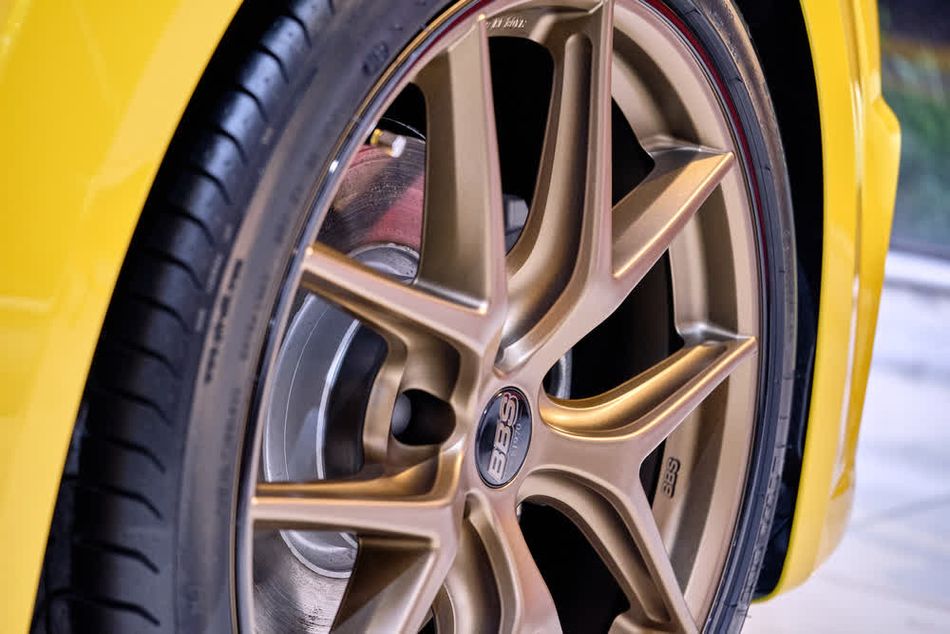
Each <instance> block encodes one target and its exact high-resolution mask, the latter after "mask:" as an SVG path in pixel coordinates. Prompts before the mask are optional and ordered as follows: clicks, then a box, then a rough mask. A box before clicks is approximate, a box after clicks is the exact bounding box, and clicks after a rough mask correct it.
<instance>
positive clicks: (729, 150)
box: [34, 0, 797, 632]
mask: <svg viewBox="0 0 950 634" xmlns="http://www.w3.org/2000/svg"><path fill="white" fill-rule="evenodd" d="M278 5H279V6H278ZM791 213H792V212H791V203H790V198H789V189H788V180H787V176H786V170H785V165H784V158H783V151H782V146H781V141H780V136H779V132H778V127H777V124H776V118H775V114H774V111H773V108H772V106H771V103H770V100H769V97H768V94H767V93H766V89H765V80H764V77H763V75H762V71H761V69H760V66H759V64H758V61H757V59H756V56H755V53H754V50H753V48H752V45H751V43H750V40H749V36H748V34H747V32H746V30H745V27H744V25H743V22H742V20H741V17H740V16H739V15H738V13H737V12H736V10H735V8H734V7H733V5H732V3H731V2H729V1H728V0H719V1H713V0H667V1H666V2H662V1H661V0H616V1H615V2H595V1H593V0H590V1H588V0H545V1H542V0H536V1H535V0H531V1H527V2H512V1H509V0H494V1H493V0H485V1H480V2H457V3H452V4H449V3H446V2H425V1H418V2H393V3H381V2H373V1H370V0H352V1H350V2H331V1H329V0H322V1H318V0H314V1H303V0H301V1H299V2H298V1H294V2H287V3H286V4H281V3H265V2H249V3H246V5H245V6H244V7H242V9H241V10H240V12H239V14H238V16H237V17H236V18H235V21H234V23H233V24H232V26H231V28H230V29H229V31H228V33H227V35H226V36H225V39H224V41H223V43H222V45H221V47H220V50H219V51H218V52H217V54H216V55H215V58H214V59H213V60H212V63H211V65H210V66H209V69H208V71H207V73H206V76H205V77H204V79H203V80H202V83H201V85H200V86H199V88H198V91H197V92H196V95H195V97H194V100H193V102H192V103H191V105H190V106H189V108H188V111H187V113H186V115H185V117H184V119H183V121H182V123H181V126H180V128H179V130H178V132H177V134H176V136H175V139H174V141H173V143H172V146H171V148H170V149H169V152H168V155H167V157H166V159H165V161H164V163H163V165H162V168H161V170H160V173H159V175H158V177H157V180H156V182H155V185H154V187H153V190H152V192H151V194H150V196H149V199H148V202H147V205H146V208H145V210H144V212H143V214H142V218H141V221H140V223H139V225H138V227H137V230H136V233H135V236H134V238H133V240H132V244H131V246H130V249H129V252H128V256H127V260H126V262H125V264H124V266H123V269H122V272H121V275H120V279H119V282H118V284H117V287H116V291H115V295H114V298H113V301H112V304H111V306H110V309H109V313H108V316H107V319H106V322H105V325H104V328H103V332H102V336H101V340H100V342H99V346H98V349H97V352H96V355H95V360H94V364H93V368H92V370H91V374H90V378H89V382H88V386H87V389H86V394H85V397H84V400H83V405H82V411H81V414H80V417H79V421H78V422H77V426H76V432H75V437H74V442H73V444H72V446H71V449H70V456H69V460H68V463H67V468H66V475H65V477H64V481H63V488H62V491H61V494H60V499H59V502H58V505H57V510H56V515H55V519H54V526H53V529H52V532H51V537H50V544H49V547H48V554H47V560H46V565H45V569H44V577H43V587H42V588H41V593H40V600H39V601H38V605H37V610H36V617H35V619H34V628H35V629H36V630H38V631H75V632H89V631H96V632H130V631H141V632H149V631H182V632H202V631H212V632H223V631H228V630H232V629H235V628H237V629H241V630H244V631H254V630H256V631H266V632H270V631H283V632H289V631H303V632H317V631H326V630H327V629H329V628H331V627H334V628H339V629H340V630H341V631H365V630H371V631H418V630H420V629H422V628H427V629H430V630H436V631H440V632H449V631H457V632H474V631H495V630H500V631H525V632H527V631H530V632H542V631H543V632H548V631H558V630H563V631H577V632H589V631H606V630H608V629H610V630H611V631H634V630H636V631H639V629H642V628H646V629H660V630H676V631H688V632H689V631H699V630H702V629H709V630H710V631H719V630H721V629H735V628H738V627H739V626H741V623H742V620H743V619H744V615H745V610H746V609H747V606H748V604H749V601H750V597H751V593H752V589H753V588H754V586H755V581H756V577H757V574H758V570H759V568H760V566H761V559H762V554H763V552H764V549H765V546H766V541H767V537H768V534H769V526H770V523H771V514H772V509H773V505H774V502H775V496H776V494H777V488H778V477H779V475H780V472H781V460H782V447H783V446H784V442H785V437H786V431H787V420H788V414H789V407H790V398H791V377H792V376H793V375H794V367H793V366H794V359H795V345H796V322H795V315H796V310H795V303H796V288H795V276H794V274H795V271H796V266H797V265H796V259H795V249H794V243H793V234H792V216H791Z"/></svg>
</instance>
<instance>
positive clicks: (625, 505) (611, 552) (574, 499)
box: [529, 477, 695, 629]
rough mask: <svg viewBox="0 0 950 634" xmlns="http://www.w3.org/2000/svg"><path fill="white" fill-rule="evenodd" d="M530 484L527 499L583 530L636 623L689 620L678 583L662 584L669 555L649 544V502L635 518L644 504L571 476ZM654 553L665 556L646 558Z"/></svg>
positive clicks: (654, 534)
mask: <svg viewBox="0 0 950 634" xmlns="http://www.w3.org/2000/svg"><path fill="white" fill-rule="evenodd" d="M635 486H636V485H635ZM529 488H530V495H531V498H532V500H534V501H536V502H543V503H546V504H550V505H551V506H554V507H555V508H557V509H559V510H560V511H561V512H562V513H564V514H565V515H566V516H567V517H569V518H570V519H571V521H572V522H573V523H574V524H575V525H576V526H577V527H578V529H580V531H581V532H582V533H584V535H585V537H586V538H587V539H588V541H589V542H590V543H591V545H592V546H593V547H594V549H595V550H596V551H597V553H598V555H599V556H600V558H601V560H602V561H603V562H604V564H605V565H606V566H607V568H608V569H609V570H610V572H611V574H612V575H613V576H614V578H615V579H616V581H617V584H618V585H619V586H620V589H621V590H622V591H623V593H624V594H625V595H626V596H627V598H628V601H629V602H630V604H631V615H630V616H631V618H633V619H634V621H635V622H636V623H637V624H639V625H641V626H642V625H653V626H662V625H665V624H667V623H670V622H671V621H676V622H678V624H682V622H685V623H686V625H688V624H689V622H690V621H691V619H688V618H684V617H685V616H688V614H689V612H688V610H685V609H684V599H683V596H682V591H681V590H680V589H679V587H678V586H676V587H672V586H670V587H665V586H664V584H666V583H667V582H668V581H669V578H668V575H667V574H666V570H665V568H666V566H667V565H668V559H669V558H668V557H666V556H665V550H662V551H660V550H657V548H656V545H655V544H652V543H650V540H653V539H654V538H656V537H658V533H657V532H656V530H655V524H654V525H653V527H652V528H651V524H650V523H651V522H653V516H652V511H650V508H649V505H648V506H647V508H646V511H647V513H648V516H647V517H643V518H640V517H639V515H638V514H639V513H641V512H642V511H643V509H641V508H639V506H638V505H637V504H636V503H633V504H631V503H630V502H628V501H626V500H623V499H620V498H614V499H613V500H611V499H608V497H606V496H603V495H601V494H600V493H598V492H596V491H594V490H592V489H590V488H587V487H586V486H584V485H583V484H582V483H579V482H577V481H574V480H571V479H559V478H554V477H540V478H535V479H534V480H533V481H532V482H531V483H530V485H529ZM637 488H638V490H639V487H638V486H637ZM660 546H661V547H662V543H661V544H660ZM658 556H662V558H663V559H664V560H667V561H666V562H664V561H660V562H658V563H654V562H651V561H650V560H649V558H650V557H658ZM674 580H675V578H674ZM683 629H689V628H688V627H683ZM694 629H695V628H694Z"/></svg>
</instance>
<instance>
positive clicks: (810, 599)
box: [745, 254, 950, 634]
mask: <svg viewBox="0 0 950 634" xmlns="http://www.w3.org/2000/svg"><path fill="white" fill-rule="evenodd" d="M887 278H888V279H887V282H886V284H885V290H884V297H883V301H882V304H881V314H880V319H879V322H878V332H877V340H876V345H875V352H874V362H873V365H872V369H871V378H870V383H869V385H868V397H867V404H866V406H865V410H864V420H863V423H862V430H861V441H860V445H859V448H858V462H857V491H856V497H855V505H854V511H853V513H852V516H851V523H850V525H849V528H848V531H847V533H846V534H845V537H844V540H843V541H842V543H841V546H840V547H839V548H838V550H837V551H836V552H835V554H834V555H832V557H831V558H830V559H829V560H828V561H827V562H826V563H825V564H824V565H823V566H822V568H821V569H819V571H818V572H817V573H815V574H814V575H813V576H812V578H811V579H810V580H809V581H808V582H806V583H805V584H804V585H803V586H801V587H800V588H798V589H796V590H793V591H792V592H790V593H789V594H787V595H784V596H782V597H779V598H777V599H775V600H774V601H771V602H769V603H767V604H762V605H756V606H754V607H753V608H752V610H751V611H750V615H749V620H748V621H747V624H746V629H745V632H753V633H759V632H761V633H769V634H782V633H785V632H834V633H845V632H948V633H950V264H945V263H942V262H940V261H930V260H924V259H922V258H916V257H911V256H906V255H899V254H892V255H891V256H890V257H889V258H888V264H887Z"/></svg>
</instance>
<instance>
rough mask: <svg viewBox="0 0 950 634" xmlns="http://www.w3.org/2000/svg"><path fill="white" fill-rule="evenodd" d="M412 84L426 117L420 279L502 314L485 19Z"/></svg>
mask: <svg viewBox="0 0 950 634" xmlns="http://www.w3.org/2000/svg"><path fill="white" fill-rule="evenodd" d="M416 82H417V84H418V85H419V86H420V88H421V89H422V91H423V92H424V93H425V95H426V101H427V112H428V135H427V145H426V148H427V152H428V156H427V160H426V195H425V224H424V229H423V239H422V254H421V261H420V263H419V279H420V280H421V281H422V282H423V283H424V284H425V285H427V286H432V287H435V288H438V289H443V290H444V292H445V293H446V294H447V295H451V294H460V295H462V296H464V297H466V298H469V299H470V301H472V302H473V303H476V304H478V305H481V304H485V305H489V306H490V308H491V312H492V313H498V314H503V310H504V308H503V305H504V303H505V302H506V299H507V291H506V280H505V238H504V213H503V211H502V195H501V175H500V172H499V166H498V147H497V136H496V131H495V113H494V105H493V101H492V92H491V76H490V68H489V58H488V38H487V35H486V33H485V21H484V20H478V21H477V22H476V24H475V25H474V26H473V28H472V29H471V30H470V31H469V33H467V34H466V35H465V36H463V37H462V39H461V40H460V41H459V42H457V43H455V44H454V45H453V46H452V47H451V48H449V49H448V50H447V51H445V52H444V53H442V54H440V55H439V56H438V57H436V58H435V59H434V60H432V62H431V63H430V64H429V65H428V66H427V67H426V68H425V69H424V70H423V71H422V72H421V73H420V75H419V76H418V77H417V79H416Z"/></svg>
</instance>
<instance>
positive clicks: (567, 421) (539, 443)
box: [531, 338, 756, 494]
mask: <svg viewBox="0 0 950 634" xmlns="http://www.w3.org/2000/svg"><path fill="white" fill-rule="evenodd" d="M755 351H756V341H755V339H754V338H743V339H732V340H727V341H715V342H705V343H701V344H697V345H694V346H689V347H687V348H684V349H683V350H680V351H679V352H677V353H676V354H674V355H672V356H671V357H669V358H668V359H666V360H665V361H663V362H662V363H660V364H658V365H657V366H655V367H653V368H651V369H650V370H647V371H646V372H644V373H642V374H640V375H638V376H636V377H634V378H632V379H630V380H629V381H627V382H626V383H624V384H622V385H620V386H619V387H617V388H615V389H613V390H610V391H608V392H605V393H604V394H601V395H599V396H595V397H591V398H586V399H576V400H561V399H554V398H551V397H543V398H542V403H541V417H542V419H543V420H544V422H545V423H546V424H547V425H546V426H545V428H546V431H545V433H544V434H543V435H542V434H539V436H541V437H540V438H539V439H538V440H536V441H535V453H536V454H537V457H536V459H535V460H536V464H535V465H533V466H532V467H531V468H532V469H533V470H537V471H566V472H570V473H573V474H574V475H575V476H577V477H580V478H582V479H586V480H589V481H591V482H594V483H597V484H598V486H599V487H601V488H603V489H605V490H608V491H611V492H612V493H614V494H616V493H618V492H620V491H624V490H626V489H627V488H629V486H630V483H631V482H633V481H635V480H636V479H637V478H638V467H639V464H640V463H641V462H642V461H643V460H645V459H646V457H647V456H649V455H650V453H652V452H653V450H654V449H656V448H657V447H658V446H659V445H660V443H662V442H663V441H664V440H665V439H666V438H667V437H668V436H669V435H670V434H672V433H673V431H675V430H676V428H677V427H678V426H679V425H680V424H681V423H682V422H683V421H684V420H685V419H686V418H687V417H688V416H689V415H690V414H691V413H692V412H693V410H695V409H696V408H697V407H698V406H699V405H700V403H702V402H703V400H704V399H705V398H706V397H707V396H709V394H710V393H711V392H712V391H713V390H714V389H715V388H716V387H718V386H719V385H720V384H721V383H722V382H723V381H724V380H725V379H726V378H727V377H728V376H729V375H730V374H731V373H732V371H733V370H734V369H735V368H736V367H738V365H739V364H740V363H741V362H742V361H743V360H744V359H747V358H749V357H751V356H752V355H753V354H754V353H755ZM634 463H635V464H634ZM631 464H634V467H633V468H631V467H630V465H631Z"/></svg>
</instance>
